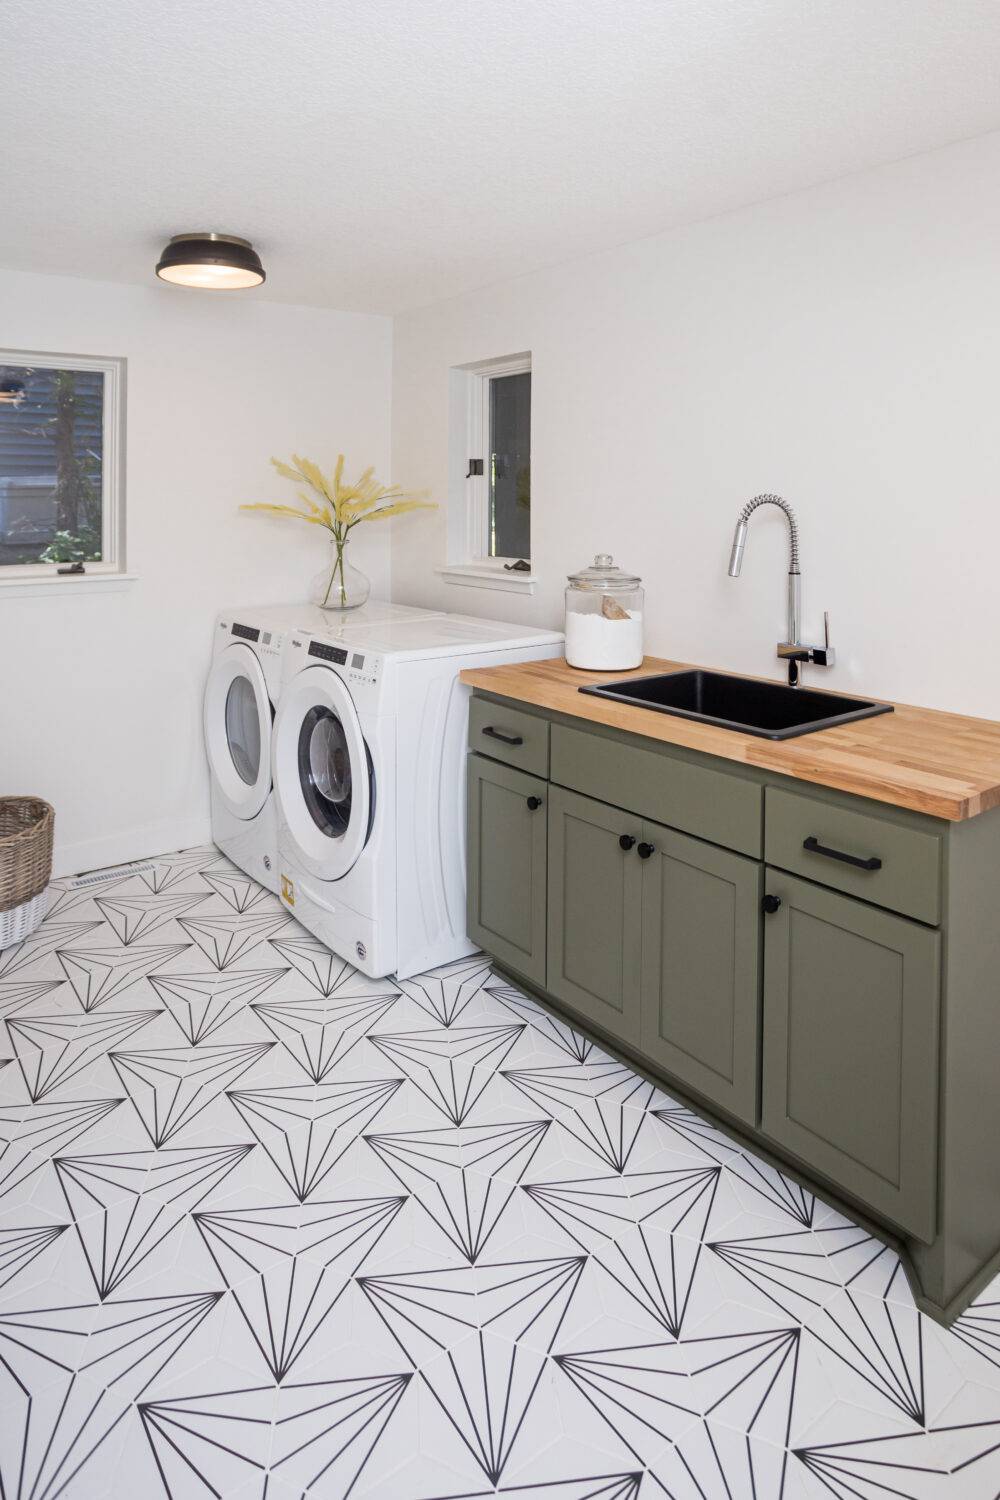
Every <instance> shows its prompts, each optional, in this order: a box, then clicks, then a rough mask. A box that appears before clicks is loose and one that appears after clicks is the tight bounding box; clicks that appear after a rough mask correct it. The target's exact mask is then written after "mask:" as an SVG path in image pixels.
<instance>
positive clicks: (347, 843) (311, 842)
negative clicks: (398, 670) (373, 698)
mask: <svg viewBox="0 0 1000 1500" xmlns="http://www.w3.org/2000/svg"><path fill="white" fill-rule="evenodd" d="M274 773H275V791H276V793H277V797H278V804H279V806H280V809H281V814H282V818H283V820H284V823H285V826H286V827H287V829H288V832H289V834H290V835H291V838H292V840H293V842H294V844H295V850H294V858H295V859H296V861H297V862H298V863H300V864H301V865H303V866H304V867H305V869H307V870H308V871H309V872H310V873H311V874H313V875H318V876H320V877H321V878H322V879H323V880H339V879H340V878H341V876H343V875H346V874H347V872H348V870H350V869H351V868H352V866H353V865H354V863H355V862H356V860H357V858H358V856H359V855H360V853H361V851H362V849H364V847H365V844H366V843H367V842H368V834H369V831H370V827H371V810H372V806H373V788H372V774H371V762H370V760H369V756H368V750H367V747H366V746H365V741H364V735H363V734H362V732H361V723H360V720H359V719H358V713H357V709H356V708H355V707H354V700H353V699H352V698H351V695H350V693H349V691H348V689H347V687H346V685H345V683H344V682H342V680H341V679H340V678H339V677H338V676H337V674H336V672H333V671H331V670H330V669H329V668H328V667H321V666H315V667H306V668H305V670H304V671H302V672H299V673H298V674H297V676H295V677H293V678H292V680H291V682H290V683H289V684H288V686H287V687H286V688H284V689H283V690H282V694H281V702H280V704H279V707H278V716H277V718H276V720H275V724H274Z"/></svg>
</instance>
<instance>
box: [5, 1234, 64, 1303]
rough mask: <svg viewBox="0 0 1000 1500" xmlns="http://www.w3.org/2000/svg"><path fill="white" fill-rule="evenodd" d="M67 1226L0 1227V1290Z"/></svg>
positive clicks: (44, 1249) (45, 1248)
mask: <svg viewBox="0 0 1000 1500" xmlns="http://www.w3.org/2000/svg"><path fill="white" fill-rule="evenodd" d="M68 1228H69V1225H68V1224H28V1225H25V1226H24V1227H23V1228H17V1229H15V1228H9V1229H8V1228H0V1290H2V1289H3V1288H4V1287H5V1286H7V1284H8V1283H9V1282H11V1281H14V1280H15V1279H16V1278H17V1277H18V1276H20V1274H21V1272H22V1271H23V1270H24V1269H25V1268H26V1267H27V1266H30V1265H31V1263H32V1261H34V1260H37V1259H38V1257H39V1256H40V1255H41V1254H43V1252H44V1251H46V1250H47V1249H48V1248H49V1246H50V1245H51V1244H53V1243H54V1242H55V1241H56V1240H57V1239H58V1238H59V1236H60V1235H61V1234H63V1233H64V1232H65V1231H66V1230H67V1229H68Z"/></svg>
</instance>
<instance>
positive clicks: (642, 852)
mask: <svg viewBox="0 0 1000 1500" xmlns="http://www.w3.org/2000/svg"><path fill="white" fill-rule="evenodd" d="M635 852H636V854H638V856H639V858H640V859H648V858H649V856H650V855H651V854H655V853H656V845H655V844H640V845H639V847H638V849H637V850H636V851H635Z"/></svg>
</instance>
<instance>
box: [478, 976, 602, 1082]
mask: <svg viewBox="0 0 1000 1500" xmlns="http://www.w3.org/2000/svg"><path fill="white" fill-rule="evenodd" d="M489 994H490V996H491V997H492V998H493V999H494V1000H499V1001H500V1003H501V1004H502V1005H503V1006H504V1007H505V1008H506V1009H507V1010H510V1011H513V1013H514V1015H516V1016H517V1017H518V1019H519V1020H521V1021H528V1022H530V1024H531V1025H532V1026H533V1027H534V1028H535V1030H536V1031H537V1032H538V1034H539V1036H543V1037H545V1039H546V1040H547V1041H550V1042H554V1043H555V1045H556V1046H557V1047H558V1048H559V1051H560V1052H565V1053H566V1054H567V1056H568V1057H571V1058H572V1059H573V1061H574V1062H578V1063H585V1062H586V1061H587V1059H588V1057H590V1055H591V1053H592V1052H593V1051H594V1043H593V1042H592V1041H591V1040H590V1038H589V1037H586V1036H584V1035H583V1033H582V1032H579V1031H574V1030H573V1028H572V1026H570V1024H569V1023H568V1022H567V1021H561V1020H560V1019H559V1017H558V1016H554V1015H552V1014H551V1012H549V1011H547V1010H543V1009H542V1007H541V1006H540V1005H537V1004H536V1003H535V1001H534V1000H530V999H529V998H528V996H527V995H522V994H521V991H520V990H516V989H514V987H513V985H509V984H491V985H490V987H489Z"/></svg>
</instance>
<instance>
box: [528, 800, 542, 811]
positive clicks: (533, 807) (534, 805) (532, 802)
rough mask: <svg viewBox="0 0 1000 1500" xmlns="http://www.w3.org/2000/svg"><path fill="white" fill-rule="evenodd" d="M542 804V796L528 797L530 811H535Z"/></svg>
mask: <svg viewBox="0 0 1000 1500" xmlns="http://www.w3.org/2000/svg"><path fill="white" fill-rule="evenodd" d="M541 805H542V799H541V797H529V798H528V811H529V812H535V811H536V809H537V808H539V807H541Z"/></svg>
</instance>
